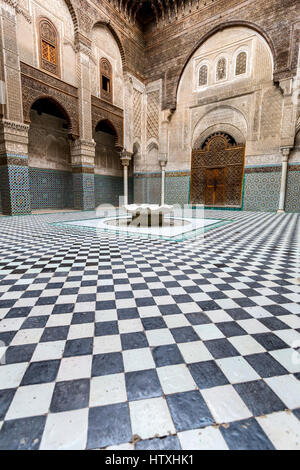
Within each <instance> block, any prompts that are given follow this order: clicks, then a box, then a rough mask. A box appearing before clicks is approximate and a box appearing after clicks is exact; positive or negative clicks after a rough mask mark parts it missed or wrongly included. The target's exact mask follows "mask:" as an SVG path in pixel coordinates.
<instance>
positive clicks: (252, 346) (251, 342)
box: [228, 335, 265, 356]
mask: <svg viewBox="0 0 300 470" xmlns="http://www.w3.org/2000/svg"><path fill="white" fill-rule="evenodd" d="M228 341H230V342H231V344H232V345H233V346H234V347H235V349H236V350H237V351H238V352H239V353H240V354H241V355H242V356H250V355H251V354H260V353H263V352H265V348H263V347H262V345H261V344H259V343H258V342H257V341H256V340H255V339H254V338H253V337H252V336H249V335H243V336H233V337H232V338H228Z"/></svg>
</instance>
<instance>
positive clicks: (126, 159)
mask: <svg viewBox="0 0 300 470" xmlns="http://www.w3.org/2000/svg"><path fill="white" fill-rule="evenodd" d="M132 156H133V153H132V152H128V151H127V150H125V149H124V150H122V151H121V152H120V160H121V163H122V165H123V166H129V164H130V162H131V159H132Z"/></svg>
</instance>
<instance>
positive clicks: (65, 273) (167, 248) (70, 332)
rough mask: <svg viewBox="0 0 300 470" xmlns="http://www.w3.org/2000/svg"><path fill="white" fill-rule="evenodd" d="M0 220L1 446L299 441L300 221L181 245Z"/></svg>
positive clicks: (238, 217)
mask: <svg viewBox="0 0 300 470" xmlns="http://www.w3.org/2000/svg"><path fill="white" fill-rule="evenodd" d="M91 215H92V214H91V213H76V214H75V213H72V214H62V213H60V214H47V215H33V216H27V217H16V218H2V219H1V220H0V224H1V231H0V356H1V358H2V359H1V365H0V449H104V448H108V449H139V450H140V449H168V450H173V449H184V450H188V449H192V450H194V449H300V279H299V278H300V274H299V272H300V245H299V239H300V216H299V215H297V214H288V215H280V216H279V215H276V214H264V213H259V214H258V213H238V212H225V211H222V212H217V211H207V213H206V217H208V218H225V219H226V218H227V219H229V218H230V219H231V220H233V223H232V224H229V225H224V226H222V227H220V228H217V229H215V230H212V231H209V232H207V233H206V234H205V237H204V240H203V239H199V240H197V239H191V240H187V241H185V242H182V243H177V242H172V241H166V240H160V239H157V240H156V239H145V238H139V237H137V236H135V237H127V238H126V237H124V238H120V237H118V236H116V234H113V233H112V234H109V233H102V234H100V235H99V233H98V234H97V233H96V232H95V231H93V230H88V231H86V230H81V229H79V228H71V227H70V228H69V227H63V226H53V225H51V224H52V223H53V222H55V221H58V220H60V221H66V220H73V219H82V218H90V217H91Z"/></svg>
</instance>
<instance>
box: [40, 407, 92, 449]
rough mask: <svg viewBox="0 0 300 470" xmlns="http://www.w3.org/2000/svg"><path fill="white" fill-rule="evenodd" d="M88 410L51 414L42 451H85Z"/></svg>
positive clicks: (47, 422)
mask: <svg viewBox="0 0 300 470" xmlns="http://www.w3.org/2000/svg"><path fill="white" fill-rule="evenodd" d="M87 430H88V409H87V408H86V409H83V410H75V411H68V412H64V413H55V414H50V415H49V416H48V417H47V421H46V425H45V430H44V433H43V437H42V442H41V446H40V450H84V449H85V448H86V442H87Z"/></svg>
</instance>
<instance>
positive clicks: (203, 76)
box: [199, 65, 208, 86]
mask: <svg viewBox="0 0 300 470" xmlns="http://www.w3.org/2000/svg"><path fill="white" fill-rule="evenodd" d="M207 82H208V67H207V65H202V67H200V69H199V86H204V85H207Z"/></svg>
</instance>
